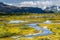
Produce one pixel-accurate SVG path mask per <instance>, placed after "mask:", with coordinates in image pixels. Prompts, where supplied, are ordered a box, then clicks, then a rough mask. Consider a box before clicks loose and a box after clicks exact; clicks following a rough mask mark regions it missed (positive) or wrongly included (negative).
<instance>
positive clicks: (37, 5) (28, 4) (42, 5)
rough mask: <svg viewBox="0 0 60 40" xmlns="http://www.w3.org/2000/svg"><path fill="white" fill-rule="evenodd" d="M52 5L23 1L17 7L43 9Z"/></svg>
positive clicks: (44, 2) (43, 2) (45, 2)
mask: <svg viewBox="0 0 60 40" xmlns="http://www.w3.org/2000/svg"><path fill="white" fill-rule="evenodd" d="M51 5H54V2H52V1H24V2H21V3H19V5H18V6H19V7H43V8H45V7H46V6H51Z"/></svg>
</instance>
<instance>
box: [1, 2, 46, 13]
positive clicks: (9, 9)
mask: <svg viewBox="0 0 60 40" xmlns="http://www.w3.org/2000/svg"><path fill="white" fill-rule="evenodd" d="M15 13H17V14H22V13H46V11H44V10H42V9H41V8H37V7H16V6H11V5H7V4H4V3H2V2H0V14H15Z"/></svg>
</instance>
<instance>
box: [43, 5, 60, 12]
mask: <svg viewBox="0 0 60 40" xmlns="http://www.w3.org/2000/svg"><path fill="white" fill-rule="evenodd" d="M44 10H45V11H46V12H49V11H51V12H54V13H57V12H60V6H50V7H46V8H45V9H44Z"/></svg>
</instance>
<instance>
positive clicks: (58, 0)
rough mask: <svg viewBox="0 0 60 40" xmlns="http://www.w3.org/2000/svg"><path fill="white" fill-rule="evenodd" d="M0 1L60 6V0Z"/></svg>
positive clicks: (4, 1) (35, 5) (13, 3)
mask: <svg viewBox="0 0 60 40" xmlns="http://www.w3.org/2000/svg"><path fill="white" fill-rule="evenodd" d="M0 2H3V3H6V4H8V5H14V6H19V7H22V6H24V7H46V6H52V5H57V6H60V0H0Z"/></svg>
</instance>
